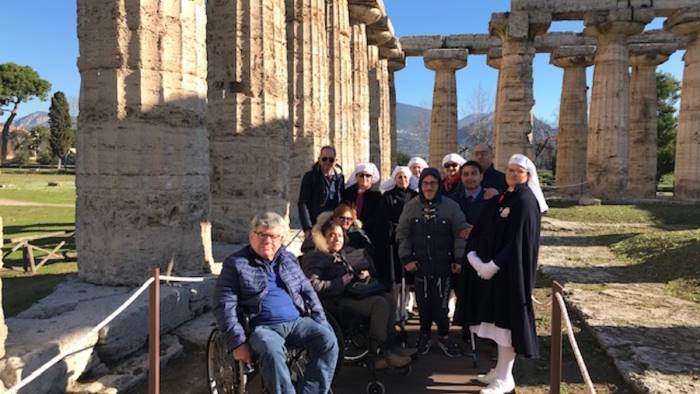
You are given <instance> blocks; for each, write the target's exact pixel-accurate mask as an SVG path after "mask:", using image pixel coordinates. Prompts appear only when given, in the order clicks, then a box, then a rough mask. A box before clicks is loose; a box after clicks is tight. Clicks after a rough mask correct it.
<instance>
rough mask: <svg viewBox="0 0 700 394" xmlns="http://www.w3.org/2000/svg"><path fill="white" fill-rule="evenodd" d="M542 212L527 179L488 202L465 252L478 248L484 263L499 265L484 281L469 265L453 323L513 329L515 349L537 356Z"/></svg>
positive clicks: (520, 352)
mask: <svg viewBox="0 0 700 394" xmlns="http://www.w3.org/2000/svg"><path fill="white" fill-rule="evenodd" d="M540 220H541V214H540V210H539V206H538V204H537V199H536V198H535V195H534V194H533V193H532V191H531V190H530V188H528V186H527V185H526V184H523V185H518V186H516V187H515V190H513V191H512V192H506V193H505V194H503V195H501V197H494V198H492V199H490V200H488V201H487V203H486V206H485V207H484V209H483V211H482V213H481V216H480V217H479V220H478V222H477V224H476V225H475V226H474V229H473V230H472V232H471V235H470V236H469V242H468V246H467V251H468V252H469V251H476V253H477V255H478V256H479V258H481V260H482V261H483V262H484V263H488V262H489V261H491V260H493V261H494V263H495V264H496V265H497V266H498V267H499V268H500V269H499V271H498V272H497V273H496V274H495V275H494V276H493V277H492V278H491V279H490V280H483V279H481V278H479V277H478V275H477V273H476V271H475V270H474V269H473V268H472V267H471V265H468V266H467V267H465V268H466V270H467V279H468V281H469V282H468V285H467V286H466V292H467V294H463V295H462V297H460V300H461V301H460V305H459V306H458V309H457V313H456V314H455V320H456V321H455V323H456V324H460V325H465V326H471V325H478V324H480V323H482V322H486V323H494V324H495V325H496V326H497V327H501V328H504V329H509V330H511V335H512V342H513V347H514V348H515V351H516V353H518V354H521V355H523V356H525V357H538V356H539V348H538V343H537V333H536V331H535V316H534V311H533V306H532V299H531V295H532V289H533V287H534V284H535V273H536V269H537V255H538V252H539V240H540Z"/></svg>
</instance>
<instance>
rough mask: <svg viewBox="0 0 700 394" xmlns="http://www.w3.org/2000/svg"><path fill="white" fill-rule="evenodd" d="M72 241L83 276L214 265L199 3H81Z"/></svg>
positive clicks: (117, 278) (122, 277) (127, 277)
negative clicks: (79, 80) (74, 224)
mask: <svg viewBox="0 0 700 394" xmlns="http://www.w3.org/2000/svg"><path fill="white" fill-rule="evenodd" d="M77 9H78V12H77V14H78V38H79V40H80V58H79V60H78V69H79V70H80V76H81V86H80V115H79V118H78V123H79V124H80V132H79V133H78V135H77V138H78V139H77V148H78V150H79V151H80V156H79V157H78V163H77V172H76V186H77V200H76V246H77V250H78V256H79V257H78V268H79V275H80V277H81V278H82V279H84V280H87V281H90V282H94V283H103V284H111V285H135V284H140V283H142V281H143V280H144V279H145V278H146V277H148V276H149V275H150V271H151V269H152V268H153V267H155V266H160V268H161V270H162V271H165V272H170V271H171V269H172V270H173V272H175V273H178V274H188V273H201V271H202V266H203V265H208V264H209V263H210V262H211V249H210V248H211V243H210V231H211V227H210V224H209V205H210V199H209V140H208V134H207V129H206V125H205V122H206V112H207V104H206V94H207V82H206V76H207V63H206V58H207V56H206V47H205V38H206V37H205V26H206V25H205V24H206V10H205V5H204V3H203V2H201V1H183V2H153V1H145V0H132V1H127V0H114V1H100V2H97V1H93V0H79V1H78V8H77Z"/></svg>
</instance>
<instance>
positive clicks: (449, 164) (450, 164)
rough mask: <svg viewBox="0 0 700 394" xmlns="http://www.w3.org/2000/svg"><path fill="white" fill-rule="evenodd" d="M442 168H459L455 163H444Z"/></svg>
mask: <svg viewBox="0 0 700 394" xmlns="http://www.w3.org/2000/svg"><path fill="white" fill-rule="evenodd" d="M443 167H445V168H451V167H459V164H457V163H445V164H444V165H443Z"/></svg>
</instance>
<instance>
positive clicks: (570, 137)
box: [550, 46, 595, 195]
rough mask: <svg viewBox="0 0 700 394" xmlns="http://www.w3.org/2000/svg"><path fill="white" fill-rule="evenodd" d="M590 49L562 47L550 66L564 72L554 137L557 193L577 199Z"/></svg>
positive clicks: (582, 175) (582, 179) (582, 173)
mask: <svg viewBox="0 0 700 394" xmlns="http://www.w3.org/2000/svg"><path fill="white" fill-rule="evenodd" d="M594 50H595V48H594V47H590V46H589V47H562V48H560V49H559V50H557V51H555V52H554V53H552V56H551V58H550V63H551V64H553V65H555V66H557V67H561V68H563V69H564V80H563V83H562V89H561V102H560V104H559V134H558V135H557V168H556V178H557V192H559V193H562V194H569V195H580V194H582V193H583V192H584V187H585V182H586V171H585V168H586V166H585V163H586V139H587V134H588V94H587V90H588V86H587V85H586V67H588V66H590V65H591V64H593V53H594Z"/></svg>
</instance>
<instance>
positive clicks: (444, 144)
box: [423, 49, 469, 167]
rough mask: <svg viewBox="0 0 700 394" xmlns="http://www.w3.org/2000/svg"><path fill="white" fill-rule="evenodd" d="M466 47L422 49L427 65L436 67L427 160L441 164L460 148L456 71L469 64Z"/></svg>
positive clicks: (433, 164)
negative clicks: (458, 142) (458, 143)
mask: <svg viewBox="0 0 700 394" xmlns="http://www.w3.org/2000/svg"><path fill="white" fill-rule="evenodd" d="M468 54H469V51H467V50H466V49H431V50H427V51H425V53H423V62H424V63H425V66H426V67H427V68H429V69H431V70H433V71H435V85H434V88H433V109H432V113H431V115H430V145H429V147H428V163H429V164H430V165H431V166H433V167H440V165H441V163H442V158H443V157H444V156H445V155H446V154H448V153H453V152H457V147H458V145H457V120H458V119H457V81H456V79H455V72H456V71H457V70H459V69H461V68H463V67H464V66H466V65H467V55H468Z"/></svg>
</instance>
